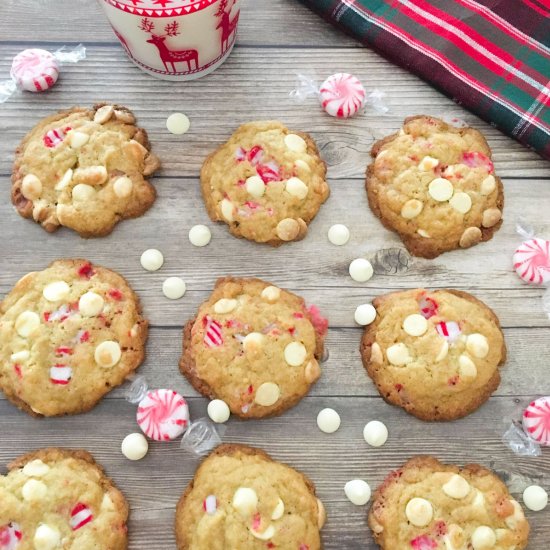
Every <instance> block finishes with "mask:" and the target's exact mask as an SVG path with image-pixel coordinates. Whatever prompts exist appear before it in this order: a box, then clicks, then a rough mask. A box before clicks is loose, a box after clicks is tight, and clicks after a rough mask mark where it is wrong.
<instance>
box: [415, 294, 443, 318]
mask: <svg viewBox="0 0 550 550" xmlns="http://www.w3.org/2000/svg"><path fill="white" fill-rule="evenodd" d="M418 306H419V307H420V313H421V314H422V316H423V317H424V318H426V319H429V318H430V317H433V316H434V315H437V309H438V305H437V302H436V301H435V300H434V299H433V298H430V297H428V296H426V295H425V294H422V295H421V296H420V299H419V300H418Z"/></svg>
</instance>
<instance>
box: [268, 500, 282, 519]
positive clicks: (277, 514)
mask: <svg viewBox="0 0 550 550" xmlns="http://www.w3.org/2000/svg"><path fill="white" fill-rule="evenodd" d="M284 513H285V503H284V502H283V501H282V500H281V499H279V500H278V501H277V505H276V506H275V508H274V509H273V512H272V513H271V519H272V520H275V521H276V520H278V519H281V518H282V517H283V514H284Z"/></svg>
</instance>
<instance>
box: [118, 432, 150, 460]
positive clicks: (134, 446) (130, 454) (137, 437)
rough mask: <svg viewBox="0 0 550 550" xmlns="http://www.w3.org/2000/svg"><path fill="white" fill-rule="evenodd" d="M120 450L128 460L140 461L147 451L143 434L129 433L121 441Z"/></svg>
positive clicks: (147, 447) (147, 445)
mask: <svg viewBox="0 0 550 550" xmlns="http://www.w3.org/2000/svg"><path fill="white" fill-rule="evenodd" d="M120 449H121V451H122V454H123V455H124V456H125V457H126V458H127V459H128V460H141V459H142V458H143V457H144V456H145V455H146V454H147V451H148V450H149V443H148V442H147V439H145V436H144V435H143V434H141V433H137V432H136V433H131V434H128V435H127V436H126V437H125V438H124V439H123V440H122V445H121V447H120Z"/></svg>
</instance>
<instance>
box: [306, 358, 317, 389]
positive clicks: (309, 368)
mask: <svg viewBox="0 0 550 550" xmlns="http://www.w3.org/2000/svg"><path fill="white" fill-rule="evenodd" d="M320 374H321V369H320V368H319V363H317V361H315V359H314V360H313V361H310V362H309V363H308V364H307V365H306V368H305V370H304V378H305V379H306V382H308V383H309V384H313V382H315V380H317V379H318V378H319V376H320Z"/></svg>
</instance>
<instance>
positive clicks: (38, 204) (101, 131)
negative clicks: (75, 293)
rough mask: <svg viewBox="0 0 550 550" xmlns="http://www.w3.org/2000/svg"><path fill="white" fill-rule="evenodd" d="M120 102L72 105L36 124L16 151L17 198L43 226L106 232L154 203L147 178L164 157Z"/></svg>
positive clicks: (14, 188)
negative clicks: (152, 148)
mask: <svg viewBox="0 0 550 550" xmlns="http://www.w3.org/2000/svg"><path fill="white" fill-rule="evenodd" d="M135 122H136V119H135V117H134V115H133V114H132V112H131V111H130V110H129V109H127V108H126V107H121V106H120V105H107V104H98V105H96V106H94V107H93V108H92V109H85V108H81V107H74V108H73V109H69V110H68V111H62V112H60V113H57V114H55V115H52V116H49V117H47V118H45V119H44V120H42V121H41V122H39V123H38V124H37V125H36V126H35V127H34V128H33V129H32V130H31V131H30V132H29V133H28V134H27V135H26V137H25V138H24V139H23V141H22V142H21V144H20V145H19V147H18V148H17V151H16V154H15V164H14V167H13V174H12V191H11V198H12V202H13V204H14V206H15V208H16V209H17V211H18V212H19V214H21V216H23V217H24V218H32V219H33V220H35V221H36V222H37V223H39V224H40V225H42V227H43V228H44V229H45V230H46V231H55V230H56V229H57V228H58V227H59V226H60V225H63V226H65V227H70V228H71V229H74V230H75V231H76V232H77V233H79V234H80V235H81V236H82V237H101V236H104V235H107V234H108V233H110V232H111V231H112V230H113V228H114V226H115V224H117V223H118V222H119V221H120V220H123V219H125V218H135V217H138V216H141V215H142V214H143V213H144V212H145V211H146V210H147V209H148V208H149V207H150V206H151V205H152V204H153V202H154V201H155V196H156V193H155V188H154V187H153V186H152V185H151V184H150V183H149V182H148V181H147V180H145V179H144V177H145V176H149V175H151V174H152V173H153V172H154V171H155V170H156V169H157V168H158V167H159V161H158V159H157V157H156V156H155V155H153V154H152V153H151V152H150V151H149V149H150V146H149V140H148V139H147V133H146V132H145V130H143V129H141V128H138V127H137V126H135Z"/></svg>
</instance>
